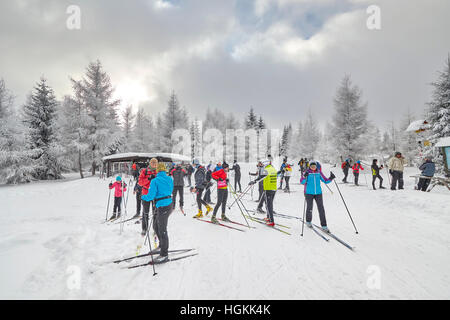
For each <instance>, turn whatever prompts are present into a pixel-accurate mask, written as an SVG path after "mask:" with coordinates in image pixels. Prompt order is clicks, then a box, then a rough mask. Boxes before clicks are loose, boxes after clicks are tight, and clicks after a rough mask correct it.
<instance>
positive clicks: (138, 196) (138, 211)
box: [136, 191, 142, 215]
mask: <svg viewBox="0 0 450 320" xmlns="http://www.w3.org/2000/svg"><path fill="white" fill-rule="evenodd" d="M141 196H142V193H141V192H140V191H136V214H137V215H140V214H141V201H142V200H141Z"/></svg>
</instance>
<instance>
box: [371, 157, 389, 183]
mask: <svg viewBox="0 0 450 320" xmlns="http://www.w3.org/2000/svg"><path fill="white" fill-rule="evenodd" d="M377 162H378V160H377V159H373V160H372V167H371V168H372V187H373V190H377V189H376V188H375V181H376V180H377V178H378V179H379V180H380V189H386V188H385V187H383V178H382V177H381V175H380V170H381V169H383V168H384V167H383V165H381V167H378V164H377Z"/></svg>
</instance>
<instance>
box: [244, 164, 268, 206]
mask: <svg viewBox="0 0 450 320" xmlns="http://www.w3.org/2000/svg"><path fill="white" fill-rule="evenodd" d="M248 174H249V175H250V176H257V178H256V180H258V181H259V183H258V191H259V195H258V201H257V202H258V203H261V207H262V196H263V194H264V184H263V180H262V179H261V177H262V176H263V174H264V165H263V163H262V161H261V160H258V164H257V165H256V172H255V173H251V172H249V173H248ZM258 208H259V206H258ZM258 211H259V212H261V213H265V212H264V211H262V209H260V210H258Z"/></svg>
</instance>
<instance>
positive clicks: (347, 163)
mask: <svg viewBox="0 0 450 320" xmlns="http://www.w3.org/2000/svg"><path fill="white" fill-rule="evenodd" d="M341 168H342V171H343V172H344V179H342V182H343V183H347V176H348V170H349V169H350V168H351V165H350V159H345V161H344V162H343V163H342V165H341Z"/></svg>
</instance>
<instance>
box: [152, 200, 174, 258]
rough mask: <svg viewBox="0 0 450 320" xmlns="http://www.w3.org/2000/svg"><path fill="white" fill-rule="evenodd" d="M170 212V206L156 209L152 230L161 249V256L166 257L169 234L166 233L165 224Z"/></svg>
mask: <svg viewBox="0 0 450 320" xmlns="http://www.w3.org/2000/svg"><path fill="white" fill-rule="evenodd" d="M171 212H172V204H169V205H168V206H165V207H159V208H156V212H155V215H154V220H153V230H154V231H155V233H156V236H157V237H158V241H159V247H160V249H161V255H162V256H167V255H168V254H169V253H168V250H169V234H168V233H167V222H168V221H169V216H170V213H171Z"/></svg>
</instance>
